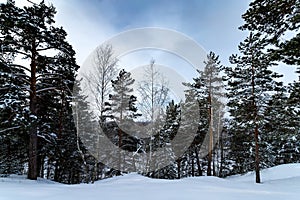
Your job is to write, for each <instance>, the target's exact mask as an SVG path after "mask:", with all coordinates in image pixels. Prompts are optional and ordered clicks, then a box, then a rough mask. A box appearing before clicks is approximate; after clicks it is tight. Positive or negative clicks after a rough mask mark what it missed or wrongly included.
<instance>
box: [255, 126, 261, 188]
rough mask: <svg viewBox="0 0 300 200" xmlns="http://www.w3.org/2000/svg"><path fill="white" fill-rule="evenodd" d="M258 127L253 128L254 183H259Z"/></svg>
mask: <svg viewBox="0 0 300 200" xmlns="http://www.w3.org/2000/svg"><path fill="white" fill-rule="evenodd" d="M259 162H260V161H259V144H258V127H257V126H256V127H255V181H256V183H260V182H261V181H260V172H259V171H260V169H259Z"/></svg>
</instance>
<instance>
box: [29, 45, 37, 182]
mask: <svg viewBox="0 0 300 200" xmlns="http://www.w3.org/2000/svg"><path fill="white" fill-rule="evenodd" d="M35 49H36V44H35V41H33V44H32V55H31V56H32V57H31V64H30V67H31V77H30V97H29V98H30V99H29V101H30V102H29V103H30V107H29V109H30V114H31V116H30V117H31V119H30V120H31V126H30V130H29V154H28V155H29V162H28V179H31V180H37V124H36V118H37V96H36V67H37V64H36V60H35V59H36V52H35Z"/></svg>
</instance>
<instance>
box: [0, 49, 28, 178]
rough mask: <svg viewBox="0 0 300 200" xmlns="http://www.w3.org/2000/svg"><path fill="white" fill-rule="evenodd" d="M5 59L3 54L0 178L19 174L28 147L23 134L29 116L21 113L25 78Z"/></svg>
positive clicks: (0, 95)
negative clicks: (23, 79) (22, 78)
mask: <svg viewBox="0 0 300 200" xmlns="http://www.w3.org/2000/svg"><path fill="white" fill-rule="evenodd" d="M4 55H5V52H2V57H0V85H1V88H0V121H1V124H0V149H1V150H0V152H1V153H0V169H1V170H0V174H12V173H15V174H20V173H22V171H23V170H24V163H25V162H26V156H27V153H24V152H26V148H27V146H26V145H25V144H26V143H28V137H27V136H26V134H25V133H26V128H27V123H28V121H27V119H28V113H29V112H28V110H24V109H23V107H24V105H26V93H25V92H24V91H23V89H22V87H23V86H22V80H21V79H20V76H24V77H25V72H24V70H23V69H19V68H14V67H13V66H9V65H10V64H11V63H10V62H9V61H8V60H5V59H4ZM16 74H18V76H17V75H16Z"/></svg>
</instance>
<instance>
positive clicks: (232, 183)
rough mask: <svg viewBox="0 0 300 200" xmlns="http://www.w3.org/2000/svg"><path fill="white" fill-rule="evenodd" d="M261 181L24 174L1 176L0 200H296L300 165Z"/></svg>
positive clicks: (278, 170)
mask: <svg viewBox="0 0 300 200" xmlns="http://www.w3.org/2000/svg"><path fill="white" fill-rule="evenodd" d="M262 179H263V184H255V183H254V173H249V174H246V175H244V176H233V177H229V178H226V179H220V178H216V177H194V178H185V179H181V180H157V179H150V178H147V177H143V176H140V175H138V174H128V175H125V176H122V177H114V178H111V179H106V180H102V181H98V182H96V183H95V184H80V185H63V184H59V183H54V182H51V181H48V180H43V179H39V180H37V181H30V180H26V179H25V177H23V176H10V177H8V178H0V200H18V199H20V200H21V199H22V200H27V199H30V200H35V199H39V200H40V199H42V200H74V199H75V200H76V199H84V200H90V199H93V200H94V199H108V200H116V199H122V200H135V199H142V200H154V199H155V200H160V199H163V200H168V199H172V200H179V199H180V200H183V199H184V200H188V199H205V198H209V199H211V200H214V199H222V200H235V199H238V200H248V199H249V200H253V199H255V200H260V199H263V200H269V199H270V200H277V199H285V200H286V199H288V200H299V198H300V164H289V165H281V166H277V167H274V168H270V169H266V170H263V171H262Z"/></svg>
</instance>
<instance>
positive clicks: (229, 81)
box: [0, 0, 300, 184]
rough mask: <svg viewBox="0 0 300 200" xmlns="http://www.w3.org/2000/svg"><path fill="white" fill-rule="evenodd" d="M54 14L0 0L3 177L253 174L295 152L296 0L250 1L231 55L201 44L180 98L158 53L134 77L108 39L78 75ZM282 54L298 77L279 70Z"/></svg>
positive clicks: (299, 108)
mask: <svg viewBox="0 0 300 200" xmlns="http://www.w3.org/2000/svg"><path fill="white" fill-rule="evenodd" d="M55 15H56V9H55V6H54V5H47V4H46V3H44V2H43V1H42V2H41V3H39V4H37V3H32V4H31V6H28V7H23V8H20V7H17V6H16V5H15V2H14V0H8V1H7V3H1V4H0V51H1V54H0V86H1V87H0V177H2V176H3V177H5V176H9V175H11V174H19V175H27V178H28V179H31V180H36V179H37V178H38V177H41V178H44V179H49V180H53V181H55V182H59V183H65V184H79V183H94V182H95V181H98V180H102V179H107V178H110V177H114V176H119V175H123V174H126V173H129V172H136V173H139V174H142V175H144V176H147V177H151V178H160V179H181V178H185V177H194V176H217V177H221V178H223V177H227V176H231V175H235V174H245V173H247V172H250V171H255V175H256V180H255V181H256V183H260V182H261V177H260V170H262V169H264V168H268V167H273V166H277V165H280V164H287V163H299V162H300V67H299V65H300V33H299V28H300V1H299V0H277V1H271V0H254V1H252V2H251V3H250V5H249V8H248V10H247V11H245V13H244V14H243V15H242V16H241V17H242V19H243V21H244V24H243V25H242V26H240V27H237V28H239V29H240V30H241V31H243V32H246V33H247V35H248V36H247V37H246V38H245V39H244V41H241V42H240V44H239V46H238V50H239V52H238V53H235V52H232V53H233V54H232V56H230V57H229V58H228V59H229V61H230V63H231V64H230V65H228V66H224V65H223V64H222V63H221V62H220V59H219V56H218V54H217V53H215V52H212V51H211V52H209V53H207V55H206V60H205V61H204V65H205V67H204V69H203V71H200V70H197V74H198V75H197V77H194V78H193V81H191V82H184V83H182V84H183V86H184V87H185V88H186V90H185V91H184V94H185V99H184V100H181V101H176V100H175V99H173V97H172V95H171V91H170V89H169V88H168V83H167V82H165V81H164V78H163V76H162V74H161V73H160V71H159V66H157V65H156V63H155V58H154V59H153V60H150V61H149V65H148V66H147V67H145V70H144V75H145V77H144V81H142V82H139V83H138V87H137V88H135V87H133V85H134V82H135V80H134V78H132V76H131V73H130V72H129V71H126V69H125V68H124V69H123V68H120V67H118V59H117V58H116V57H114V54H113V52H114V48H116V47H114V46H112V45H105V46H99V47H97V49H96V53H95V54H94V66H93V67H94V72H93V73H89V72H86V73H85V74H84V75H83V76H82V77H80V78H78V70H79V68H80V66H79V65H78V64H77V62H76V52H75V51H74V49H73V47H72V45H71V44H69V42H68V41H67V33H66V31H65V30H64V28H63V27H57V26H56V25H55V20H54V17H55ZM68 34H72V33H68ZM286 35H289V37H287V36H286ZM281 64H285V65H286V67H287V68H290V69H291V73H296V74H297V76H298V77H299V79H298V80H292V81H290V82H289V83H283V82H281V81H279V79H280V78H281V77H283V76H284V74H279V73H277V72H275V70H274V67H275V66H278V65H281ZM294 68H296V71H295V72H294V71H292V69H294ZM89 95H90V96H89ZM91 99H92V102H93V104H90V101H91ZM133 133H134V134H133ZM141 135H143V136H145V135H147V136H148V137H139V136H141ZM103 138H107V139H108V140H109V141H110V143H111V144H113V146H114V147H117V148H112V147H111V146H110V145H108V144H107V142H106V141H101V140H102V139H103Z"/></svg>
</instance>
